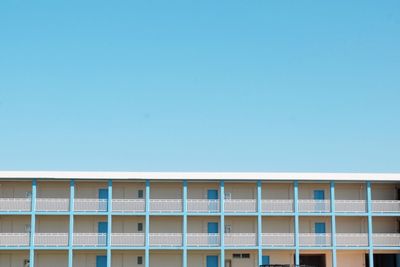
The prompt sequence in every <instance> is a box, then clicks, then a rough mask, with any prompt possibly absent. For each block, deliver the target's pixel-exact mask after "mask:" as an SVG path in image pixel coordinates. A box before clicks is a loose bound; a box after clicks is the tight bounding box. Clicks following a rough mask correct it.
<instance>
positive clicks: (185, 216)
mask: <svg viewBox="0 0 400 267" xmlns="http://www.w3.org/2000/svg"><path fill="white" fill-rule="evenodd" d="M182 237H183V240H182V241H183V244H182V245H183V251H182V267H187V180H184V181H183V236H182Z"/></svg>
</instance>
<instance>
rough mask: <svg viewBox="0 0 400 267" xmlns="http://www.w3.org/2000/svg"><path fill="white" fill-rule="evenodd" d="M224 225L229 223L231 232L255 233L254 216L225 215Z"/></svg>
mask: <svg viewBox="0 0 400 267" xmlns="http://www.w3.org/2000/svg"><path fill="white" fill-rule="evenodd" d="M225 225H231V227H232V228H231V229H232V233H257V220H256V218H254V217H225Z"/></svg>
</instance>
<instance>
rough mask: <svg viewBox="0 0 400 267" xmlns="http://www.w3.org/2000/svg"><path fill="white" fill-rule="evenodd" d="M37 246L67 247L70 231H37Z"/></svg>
mask: <svg viewBox="0 0 400 267" xmlns="http://www.w3.org/2000/svg"><path fill="white" fill-rule="evenodd" d="M35 246H38V247H66V246H68V233H35Z"/></svg>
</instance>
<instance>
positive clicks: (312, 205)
mask: <svg viewBox="0 0 400 267" xmlns="http://www.w3.org/2000/svg"><path fill="white" fill-rule="evenodd" d="M330 210H331V208H330V201H329V200H314V199H299V212H329V211H330Z"/></svg>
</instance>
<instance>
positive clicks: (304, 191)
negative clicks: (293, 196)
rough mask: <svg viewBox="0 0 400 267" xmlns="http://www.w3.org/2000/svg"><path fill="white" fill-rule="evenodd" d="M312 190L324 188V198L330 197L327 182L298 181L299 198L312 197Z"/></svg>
mask: <svg viewBox="0 0 400 267" xmlns="http://www.w3.org/2000/svg"><path fill="white" fill-rule="evenodd" d="M314 190H324V192H325V199H329V198H330V185H329V184H328V183H320V184H318V183H300V184H299V199H314Z"/></svg>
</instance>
